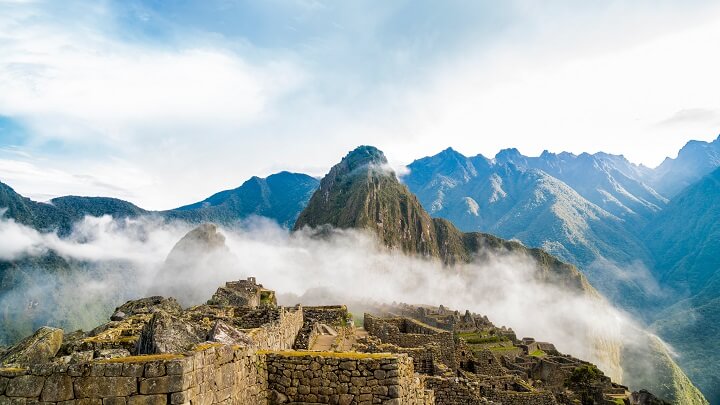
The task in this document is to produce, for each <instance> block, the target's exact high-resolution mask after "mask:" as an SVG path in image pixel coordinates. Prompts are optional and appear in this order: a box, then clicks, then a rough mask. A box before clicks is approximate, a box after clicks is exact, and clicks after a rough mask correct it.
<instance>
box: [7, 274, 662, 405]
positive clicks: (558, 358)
mask: <svg viewBox="0 0 720 405" xmlns="http://www.w3.org/2000/svg"><path fill="white" fill-rule="evenodd" d="M372 312H373V313H372V314H370V313H368V314H365V315H364V319H363V322H364V327H356V326H355V324H354V323H353V321H352V316H351V314H350V313H349V312H348V310H347V307H345V306H344V305H335V306H321V307H302V306H300V305H297V306H294V307H280V306H278V305H277V303H276V300H275V294H274V292H273V291H272V290H268V289H266V288H264V287H263V286H262V285H260V284H257V283H256V281H255V279H254V278H248V279H246V280H240V281H233V282H228V283H226V284H225V286H222V287H220V288H218V290H217V292H216V293H215V294H214V295H213V296H212V298H211V299H210V300H208V301H207V303H205V304H202V305H198V306H194V307H190V308H186V309H184V308H182V307H181V306H180V305H179V304H178V303H177V301H176V300H175V299H173V298H164V297H159V296H155V297H148V298H143V299H139V300H135V301H129V302H127V303H125V304H123V305H122V306H120V307H118V308H116V310H115V312H114V313H113V314H112V317H111V320H110V322H107V323H105V324H103V325H100V326H98V327H96V328H95V329H93V330H91V331H89V332H83V331H77V332H72V333H69V334H65V333H64V332H63V331H62V330H60V329H55V328H50V327H43V328H41V329H39V330H38V331H37V332H36V333H35V334H33V335H32V336H29V337H28V338H26V339H24V340H23V341H21V342H20V343H18V344H17V345H16V346H14V347H11V348H9V349H8V350H4V351H0V365H1V366H0V404H3V405H4V404H30V403H37V402H42V403H45V404H48V405H49V404H54V405H86V404H87V405H144V404H149V405H150V404H151V405H156V404H157V405H161V404H177V405H180V404H193V405H194V404H198V405H206V404H207V405H211V404H248V405H251V404H252V405H255V404H262V405H265V404H267V405H274V404H298V405H299V404H345V405H348V404H368V405H370V404H389V405H400V404H407V405H430V404H440V405H445V404H448V405H449V404H458V405H459V404H509V405H515V404H517V405H526V404H527V405H530V404H540V405H545V404H547V405H550V404H574V403H579V402H577V401H580V400H588V399H592V400H593V401H595V402H594V403H596V404H608V405H610V404H621V403H625V404H631V403H632V404H635V403H640V402H638V401H640V400H642V401H648V399H654V397H652V395H651V394H649V393H646V392H643V393H642V395H639V394H638V395H630V393H628V392H627V389H626V388H625V387H623V386H620V385H618V384H614V383H613V382H612V381H610V379H609V378H607V377H605V376H604V375H602V373H601V372H600V371H599V370H597V368H595V367H594V366H592V365H591V364H589V363H586V362H583V361H581V360H578V359H575V358H573V357H571V356H567V355H563V354H561V353H559V352H558V351H557V350H555V347H554V346H553V345H552V344H550V343H543V342H536V341H535V340H534V339H531V338H523V339H522V340H518V339H517V338H516V337H515V334H514V332H512V330H510V329H507V328H505V327H501V328H497V327H495V326H494V325H493V324H492V323H491V322H490V321H489V320H488V319H487V317H483V316H480V315H476V314H472V313H470V312H469V311H466V312H465V313H464V314H460V313H459V312H457V311H452V310H448V309H446V308H444V307H440V308H432V307H415V306H411V305H405V304H398V305H391V306H379V307H377V308H375V309H373V310H372ZM643 403H649V402H643Z"/></svg>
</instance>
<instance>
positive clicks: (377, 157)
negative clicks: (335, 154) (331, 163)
mask: <svg viewBox="0 0 720 405" xmlns="http://www.w3.org/2000/svg"><path fill="white" fill-rule="evenodd" d="M340 163H345V164H346V165H347V167H348V169H349V171H353V170H355V169H358V168H360V167H363V166H368V165H386V164H387V163H388V161H387V158H386V157H385V154H384V153H382V151H381V150H380V149H378V148H376V147H374V146H369V145H362V146H358V147H357V148H355V149H353V150H352V151H350V152H349V153H348V154H347V155H345V157H344V158H343V159H342V161H341V162H340Z"/></svg>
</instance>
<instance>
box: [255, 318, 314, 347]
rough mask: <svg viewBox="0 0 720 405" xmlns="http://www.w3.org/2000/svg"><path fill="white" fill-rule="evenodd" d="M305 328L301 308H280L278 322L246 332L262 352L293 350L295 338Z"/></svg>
mask: <svg viewBox="0 0 720 405" xmlns="http://www.w3.org/2000/svg"><path fill="white" fill-rule="evenodd" d="M302 326H303V311H302V309H301V308H279V312H278V320H277V321H275V322H271V323H268V324H265V325H262V326H260V327H259V328H255V329H251V330H249V331H245V332H246V333H247V334H248V335H249V336H250V337H251V338H252V340H253V342H255V348H257V349H260V350H286V349H291V348H292V346H293V343H294V342H295V337H296V336H297V334H298V331H300V328H302Z"/></svg>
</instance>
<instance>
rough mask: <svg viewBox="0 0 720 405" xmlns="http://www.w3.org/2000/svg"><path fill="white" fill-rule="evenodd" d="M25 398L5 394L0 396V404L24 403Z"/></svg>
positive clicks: (16, 404) (20, 404)
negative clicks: (10, 396) (9, 396)
mask: <svg viewBox="0 0 720 405" xmlns="http://www.w3.org/2000/svg"><path fill="white" fill-rule="evenodd" d="M26 404H27V400H26V399H25V398H8V397H5V396H2V397H0V405H26Z"/></svg>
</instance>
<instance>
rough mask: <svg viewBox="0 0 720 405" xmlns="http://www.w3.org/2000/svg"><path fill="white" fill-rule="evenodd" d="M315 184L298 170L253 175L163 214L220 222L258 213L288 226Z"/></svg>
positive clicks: (185, 218)
mask: <svg viewBox="0 0 720 405" xmlns="http://www.w3.org/2000/svg"><path fill="white" fill-rule="evenodd" d="M318 183H319V182H318V180H317V179H315V178H314V177H310V176H308V175H305V174H300V173H289V172H280V173H277V174H273V175H270V176H268V177H267V178H264V179H262V178H259V177H252V178H251V179H250V180H248V181H246V182H244V183H243V184H242V185H241V186H240V187H238V188H236V189H232V190H225V191H221V192H219V193H217V194H213V195H212V196H210V197H208V198H207V199H205V200H203V201H200V202H197V203H195V204H190V205H186V206H183V207H180V208H176V209H174V210H169V211H164V212H163V214H164V215H165V216H166V217H168V218H173V219H183V220H189V221H192V222H205V221H211V222H216V223H221V224H229V223H232V222H235V221H237V220H239V219H242V218H246V217H248V216H250V215H259V216H264V217H268V218H272V219H274V220H275V221H277V222H278V223H279V224H281V225H283V226H286V227H290V226H291V225H292V224H293V223H294V222H295V220H296V219H297V216H298V214H299V213H300V211H301V210H302V209H303V208H304V207H305V205H306V204H307V201H308V200H309V199H310V196H311V195H312V193H313V191H315V189H316V188H317V186H318Z"/></svg>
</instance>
